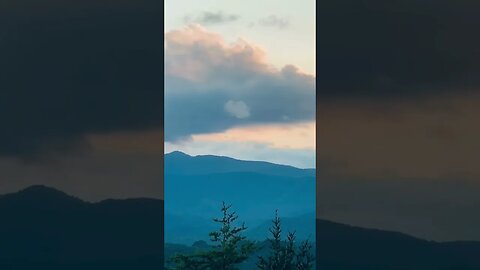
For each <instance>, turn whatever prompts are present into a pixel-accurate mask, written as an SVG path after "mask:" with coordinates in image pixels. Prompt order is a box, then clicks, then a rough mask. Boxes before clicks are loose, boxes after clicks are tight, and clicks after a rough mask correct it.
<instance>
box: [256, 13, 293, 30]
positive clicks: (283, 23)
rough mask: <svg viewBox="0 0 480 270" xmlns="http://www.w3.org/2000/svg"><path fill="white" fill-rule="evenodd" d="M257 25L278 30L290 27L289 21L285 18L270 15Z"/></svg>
mask: <svg viewBox="0 0 480 270" xmlns="http://www.w3.org/2000/svg"><path fill="white" fill-rule="evenodd" d="M258 24H259V25H261V26H266V27H274V28H278V29H285V28H287V27H289V26H290V21H289V20H288V19H287V18H283V17H279V16H276V15H270V16H268V17H266V18H262V19H260V20H259V21H258Z"/></svg>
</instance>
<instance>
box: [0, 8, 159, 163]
mask: <svg viewBox="0 0 480 270" xmlns="http://www.w3.org/2000/svg"><path fill="white" fill-rule="evenodd" d="M162 9H163V8H162V3H160V2H158V1H153V0H141V1H126V0H122V1H115V3H113V2H111V1H108V0H100V1H98V0H95V1H93V0H87V1H79V0H73V1H56V0H48V1H42V2H41V4H40V3H39V2H38V1H30V0H19V1H2V2H1V3H0V40H1V42H0V59H1V60H0V126H1V132H0V156H1V155H3V156H32V155H35V154H36V153H38V152H39V151H44V150H58V151H68V150H69V149H71V148H72V147H75V146H76V145H78V143H81V142H83V138H84V135H85V134H86V133H92V132H93V133H96V132H115V131H123V130H142V129H148V128H161V127H162V125H163V114H162V113H163V89H162V86H163V79H162V76H163V66H162V59H163V56H162V49H161V48H162V46H163V36H162V32H161V31H162V29H161V26H162V20H163V18H162V16H159V14H162Z"/></svg>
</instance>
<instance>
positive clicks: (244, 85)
mask: <svg viewBox="0 0 480 270" xmlns="http://www.w3.org/2000/svg"><path fill="white" fill-rule="evenodd" d="M165 40H166V49H165V50H166V51H165V89H166V92H165V119H166V121H165V140H167V141H175V140H179V139H184V138H188V137H189V136H190V135H192V134H202V133H203V134H204V133H211V132H220V131H224V130H226V129H229V128H233V127H238V126H242V125H252V124H281V123H287V124H288V123H298V122H305V121H313V120H314V119H315V78H314V76H312V75H308V74H304V73H302V72H301V71H300V70H299V69H297V68H296V67H294V66H292V65H287V66H285V67H283V68H281V69H280V70H278V69H276V68H274V67H272V66H271V65H269V64H268V62H267V60H266V55H265V52H264V51H263V50H262V49H261V48H259V47H257V46H256V45H254V44H251V43H249V42H246V41H244V40H238V41H237V42H236V43H233V44H228V43H226V42H225V41H224V40H223V38H222V37H221V36H220V35H217V34H215V33H212V32H209V31H207V30H205V29H204V28H202V27H200V26H198V25H190V26H188V27H186V28H184V29H181V30H175V31H171V32H169V33H167V34H166V38H165Z"/></svg>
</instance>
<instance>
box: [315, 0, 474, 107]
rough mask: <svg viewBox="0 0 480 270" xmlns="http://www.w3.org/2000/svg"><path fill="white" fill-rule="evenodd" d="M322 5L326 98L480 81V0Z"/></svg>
mask: <svg viewBox="0 0 480 270" xmlns="http://www.w3.org/2000/svg"><path fill="white" fill-rule="evenodd" d="M317 5H318V7H317V8H318V9H317V12H318V13H317V18H318V25H319V27H318V29H317V31H318V37H319V38H318V43H317V44H318V45H317V46H318V50H317V63H318V65H317V73H318V74H319V90H318V95H317V96H318V98H319V100H320V101H327V100H328V99H331V98H342V99H345V98H346V99H350V98H366V99H369V98H405V97H406V98H408V97H411V96H412V95H429V94H436V93H440V92H458V91H468V90H471V89H472V88H476V91H477V89H480V87H479V86H480V35H478V29H479V28H480V16H478V14H480V5H479V4H478V1H472V0H459V1H448V0H427V1H418V0H395V1H383V0H362V1H357V0H342V1H337V0H328V1H320V2H318V3H317Z"/></svg>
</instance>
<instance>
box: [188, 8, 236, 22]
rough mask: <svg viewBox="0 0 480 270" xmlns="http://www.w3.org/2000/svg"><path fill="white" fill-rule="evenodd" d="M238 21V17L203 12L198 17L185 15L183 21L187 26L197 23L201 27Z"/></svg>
mask: <svg viewBox="0 0 480 270" xmlns="http://www.w3.org/2000/svg"><path fill="white" fill-rule="evenodd" d="M238 19H240V16H239V15H236V14H226V13H224V12H223V11H217V12H211V11H205V12H202V13H200V14H198V15H186V16H185V17H184V18H183V21H184V22H185V23H188V24H190V23H199V24H202V25H213V24H223V23H229V22H234V21H237V20H238Z"/></svg>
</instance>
